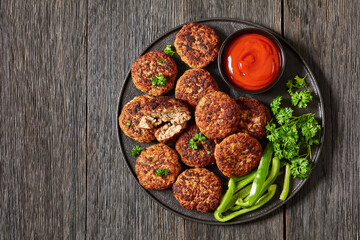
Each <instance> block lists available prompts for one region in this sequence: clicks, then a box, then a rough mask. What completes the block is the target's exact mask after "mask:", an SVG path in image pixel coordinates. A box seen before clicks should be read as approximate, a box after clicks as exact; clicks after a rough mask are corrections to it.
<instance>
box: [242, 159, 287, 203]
mask: <svg viewBox="0 0 360 240" xmlns="http://www.w3.org/2000/svg"><path fill="white" fill-rule="evenodd" d="M279 170H280V161H279V159H278V158H277V157H274V158H273V159H272V166H271V170H270V174H269V176H268V178H267V179H266V181H265V182H264V184H263V186H262V187H261V190H260V194H259V195H260V196H261V195H263V194H264V192H265V191H266V190H267V189H268V188H269V187H270V185H271V184H273V183H274V182H275V180H276V178H277V176H278V175H279ZM249 197H250V195H249V196H248V197H247V198H246V199H245V202H243V201H242V200H239V201H236V203H235V204H236V205H240V206H242V207H248V201H249Z"/></svg>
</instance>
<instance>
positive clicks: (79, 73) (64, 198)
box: [0, 1, 86, 239]
mask: <svg viewBox="0 0 360 240" xmlns="http://www.w3.org/2000/svg"><path fill="white" fill-rule="evenodd" d="M85 23H86V4H85V2H84V1H72V2H69V1H66V2H65V1H57V2H56V3H50V2H49V3H40V2H39V1H26V3H25V2H24V1H2V3H1V10H0V47H1V49H0V80H1V84H0V86H1V87H0V98H1V102H0V111H1V114H0V128H1V135H0V138H1V141H0V149H1V151H0V159H1V160H0V239H34V238H36V239H60V238H64V239H69V238H72V239H73V238H75V237H78V238H84V237H85V229H86V226H85V218H86V211H85V209H86V205H85V204H86V201H85V199H86V196H85V193H86V191H85V188H86V181H85V180H86V177H85V176H86V167H85V166H86V142H85V141H86V58H85V55H86V45H85V44H84V43H85V37H86V25H85Z"/></svg>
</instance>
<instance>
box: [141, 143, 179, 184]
mask: <svg viewBox="0 0 360 240" xmlns="http://www.w3.org/2000/svg"><path fill="white" fill-rule="evenodd" d="M164 168H165V169H168V170H170V172H169V173H168V174H167V175H163V176H156V175H155V173H156V170H158V169H164ZM180 171H181V164H180V162H179V157H178V155H177V153H176V151H175V150H174V149H172V148H170V147H168V146H166V145H164V144H162V143H160V144H156V145H152V146H150V147H147V148H146V149H144V150H143V151H142V152H141V153H140V156H139V157H138V158H137V159H136V164H135V172H136V175H137V177H138V179H139V182H140V184H141V186H143V187H144V188H146V189H152V190H163V189H167V188H170V187H171V186H172V185H173V183H174V182H175V180H176V178H177V176H178V175H179V173H180Z"/></svg>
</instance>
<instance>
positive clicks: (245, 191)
mask: <svg viewBox="0 0 360 240" xmlns="http://www.w3.org/2000/svg"><path fill="white" fill-rule="evenodd" d="M250 190H251V184H249V185H247V186H246V187H244V188H243V189H241V190H240V191H239V192H237V193H236V194H235V195H237V194H238V195H237V196H235V195H234V197H236V198H234V203H233V204H232V201H230V203H229V205H230V204H232V205H231V208H230V210H231V211H237V210H239V209H240V208H241V206H239V205H235V203H236V202H237V201H242V200H243V199H244V198H246V197H247V196H249V194H250ZM232 200H233V199H232ZM234 205H235V206H234ZM229 207H230V206H229Z"/></svg>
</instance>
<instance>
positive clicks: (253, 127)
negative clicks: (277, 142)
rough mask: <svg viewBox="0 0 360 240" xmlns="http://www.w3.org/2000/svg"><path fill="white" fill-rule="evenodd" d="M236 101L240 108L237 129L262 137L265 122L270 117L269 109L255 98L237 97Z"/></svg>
mask: <svg viewBox="0 0 360 240" xmlns="http://www.w3.org/2000/svg"><path fill="white" fill-rule="evenodd" d="M236 103H237V104H238V105H239V107H240V110H241V111H240V121H239V126H238V131H239V132H244V133H247V134H249V135H250V136H251V137H254V138H256V139H258V140H260V139H262V138H263V137H264V136H265V134H266V124H267V122H268V121H270V119H271V114H270V110H269V109H268V108H267V107H266V106H265V105H264V104H263V103H261V102H260V101H258V100H256V99H250V98H245V97H239V98H238V99H237V100H236Z"/></svg>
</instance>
